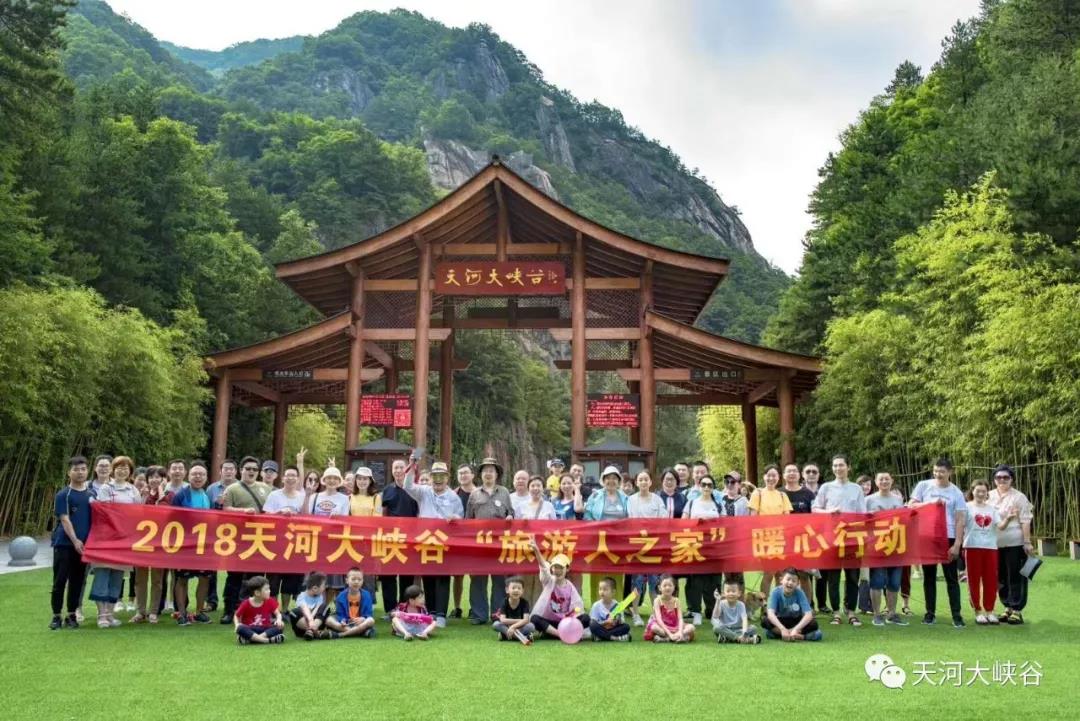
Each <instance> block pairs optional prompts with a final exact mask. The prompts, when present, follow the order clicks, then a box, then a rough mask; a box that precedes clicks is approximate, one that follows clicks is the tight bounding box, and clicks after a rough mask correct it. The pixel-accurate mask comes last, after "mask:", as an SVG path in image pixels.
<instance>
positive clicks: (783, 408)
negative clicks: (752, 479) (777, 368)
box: [776, 373, 795, 465]
mask: <svg viewBox="0 0 1080 721" xmlns="http://www.w3.org/2000/svg"><path fill="white" fill-rule="evenodd" d="M776 399H777V401H778V403H779V405H780V464H781V465H787V464H788V463H794V462H795V398H794V396H793V395H792V392H791V376H789V375H788V374H786V373H784V374H783V375H781V376H780V381H779V383H777V385H776Z"/></svg>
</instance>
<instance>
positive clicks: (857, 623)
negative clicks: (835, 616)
mask: <svg viewBox="0 0 1080 721" xmlns="http://www.w3.org/2000/svg"><path fill="white" fill-rule="evenodd" d="M847 622H848V623H850V624H851V625H852V626H861V625H862V621H860V620H859V617H858V616H855V615H852V616H848V617H847Z"/></svg>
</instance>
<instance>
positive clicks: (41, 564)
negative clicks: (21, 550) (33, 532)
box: [0, 536, 52, 574]
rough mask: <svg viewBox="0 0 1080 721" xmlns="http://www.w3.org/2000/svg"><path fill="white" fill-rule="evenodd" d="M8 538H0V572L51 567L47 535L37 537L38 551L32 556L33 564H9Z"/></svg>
mask: <svg viewBox="0 0 1080 721" xmlns="http://www.w3.org/2000/svg"><path fill="white" fill-rule="evenodd" d="M10 540H11V539H10V538H5V539H3V540H0V574H4V573H16V572H18V571H33V570H34V569H38V568H52V549H51V548H49V537H48V536H44V537H42V538H39V539H37V542H38V552H37V555H36V556H34V565H33V566H9V565H8V561H10V560H11V556H10V555H9V554H8V542H9V541H10Z"/></svg>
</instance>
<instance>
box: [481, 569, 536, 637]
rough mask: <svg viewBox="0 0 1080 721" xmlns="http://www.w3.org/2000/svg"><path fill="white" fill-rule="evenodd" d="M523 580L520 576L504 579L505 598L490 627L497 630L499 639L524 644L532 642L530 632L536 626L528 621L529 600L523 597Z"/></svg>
mask: <svg viewBox="0 0 1080 721" xmlns="http://www.w3.org/2000/svg"><path fill="white" fill-rule="evenodd" d="M524 594H525V582H524V581H523V580H522V578H521V576H511V577H510V578H508V579H506V600H505V601H503V605H502V606H501V607H500V608H499V610H498V611H497V612H496V613H495V623H493V624H492V628H494V629H495V630H496V631H498V632H499V640H500V641H513V640H515V639H516V640H518V641H521V642H522V643H523V644H525V645H526V646H528V645H530V644H531V643H532V634H533V631H535V630H536V627H535V626H533V625H532V623H530V622H529V602H528V601H527V600H526V599H525V598H524Z"/></svg>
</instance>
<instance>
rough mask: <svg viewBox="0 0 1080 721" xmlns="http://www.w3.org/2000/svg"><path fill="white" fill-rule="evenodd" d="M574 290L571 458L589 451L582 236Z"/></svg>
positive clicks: (576, 253) (575, 263)
mask: <svg viewBox="0 0 1080 721" xmlns="http://www.w3.org/2000/svg"><path fill="white" fill-rule="evenodd" d="M573 280H574V287H573V288H572V289H571V290H570V328H571V333H570V454H571V457H572V462H574V463H576V462H577V452H578V450H579V449H581V448H584V447H585V392H586V384H585V363H586V361H587V359H588V352H587V349H586V347H585V239H584V238H583V237H582V235H581V233H580V232H578V234H577V239H576V240H575V242H574V261H573Z"/></svg>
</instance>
